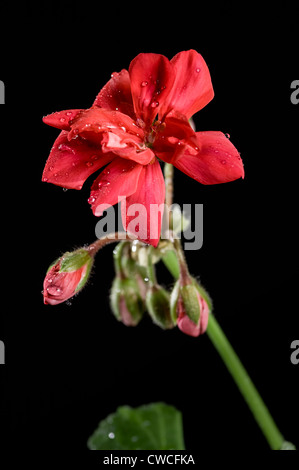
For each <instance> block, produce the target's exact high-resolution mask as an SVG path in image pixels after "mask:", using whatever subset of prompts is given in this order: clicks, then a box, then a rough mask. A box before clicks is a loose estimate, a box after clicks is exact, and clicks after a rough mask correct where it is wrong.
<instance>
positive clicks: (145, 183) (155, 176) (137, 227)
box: [121, 159, 165, 246]
mask: <svg viewBox="0 0 299 470" xmlns="http://www.w3.org/2000/svg"><path fill="white" fill-rule="evenodd" d="M164 202H165V184H164V178H163V174H162V170H161V166H160V163H159V162H158V160H157V159H155V161H154V163H152V164H149V165H146V166H142V169H141V173H140V176H139V181H138V187H137V190H136V192H134V194H132V195H131V196H129V197H127V198H126V199H124V200H122V202H121V212H122V221H123V225H124V227H125V229H126V231H127V232H128V233H131V234H133V235H134V237H137V238H138V239H139V240H141V241H143V242H145V243H150V244H151V245H153V246H157V245H158V243H159V239H160V233H161V224H162V217H163V208H164V206H163V205H164ZM161 205H162V206H161ZM159 209H160V210H159Z"/></svg>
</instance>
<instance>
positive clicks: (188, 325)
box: [170, 277, 212, 336]
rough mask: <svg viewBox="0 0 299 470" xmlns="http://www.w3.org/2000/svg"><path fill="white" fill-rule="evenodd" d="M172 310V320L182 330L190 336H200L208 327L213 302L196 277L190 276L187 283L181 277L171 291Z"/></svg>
mask: <svg viewBox="0 0 299 470" xmlns="http://www.w3.org/2000/svg"><path fill="white" fill-rule="evenodd" d="M170 310H171V317H172V320H173V321H174V322H175V323H177V325H178V327H179V329H180V330H181V331H183V332H184V333H186V334H188V335H190V336H198V335H200V334H202V333H204V332H205V331H206V329H207V325H208V317H209V313H210V312H211V310H212V302H211V299H210V297H209V295H208V294H207V292H206V291H205V290H204V288H203V287H202V286H199V285H198V283H197V282H196V280H195V279H193V278H191V277H190V282H189V283H187V284H182V282H181V280H180V279H179V280H178V281H177V282H176V284H175V286H174V289H173V291H172V293H171V298H170Z"/></svg>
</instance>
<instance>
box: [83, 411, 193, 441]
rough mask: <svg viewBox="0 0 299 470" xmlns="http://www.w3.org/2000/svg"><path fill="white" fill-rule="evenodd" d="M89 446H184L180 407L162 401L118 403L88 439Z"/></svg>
mask: <svg viewBox="0 0 299 470" xmlns="http://www.w3.org/2000/svg"><path fill="white" fill-rule="evenodd" d="M87 445H88V448H89V449H91V450H184V449H185V445H184V437H183V424H182V415H181V413H180V411H178V410H177V409H176V408H174V407H173V406H170V405H166V404H165V403H151V404H149V405H142V406H140V407H138V408H131V407H130V406H120V407H119V408H117V410H116V412H115V413H113V414H111V415H109V416H107V418H106V419H103V420H102V421H101V422H100V424H99V426H98V428H97V430H96V431H95V432H94V433H93V435H92V436H91V437H90V438H89V439H88V442H87Z"/></svg>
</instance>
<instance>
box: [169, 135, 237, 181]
mask: <svg viewBox="0 0 299 470" xmlns="http://www.w3.org/2000/svg"><path fill="white" fill-rule="evenodd" d="M196 136H197V140H198V143H199V151H198V152H197V154H195V155H192V154H191V153H190V151H187V152H186V153H185V154H184V155H180V156H179V158H175V157H174V158H173V160H172V164H173V165H174V166H175V167H176V168H178V169H179V170H181V171H182V172H183V173H186V175H188V176H190V177H191V178H193V179H195V180H196V181H199V182H200V183H202V184H218V183H227V182H229V181H234V180H236V179H238V178H244V167H243V162H242V160H241V157H240V154H239V152H238V151H237V149H236V147H235V146H234V145H233V144H232V143H231V141H230V140H229V139H228V138H227V137H225V135H224V134H223V133H222V132H216V131H207V132H196Z"/></svg>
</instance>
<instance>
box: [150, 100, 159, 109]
mask: <svg viewBox="0 0 299 470" xmlns="http://www.w3.org/2000/svg"><path fill="white" fill-rule="evenodd" d="M157 106H159V101H153V102H152V104H151V107H152V108H156V107H157Z"/></svg>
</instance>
